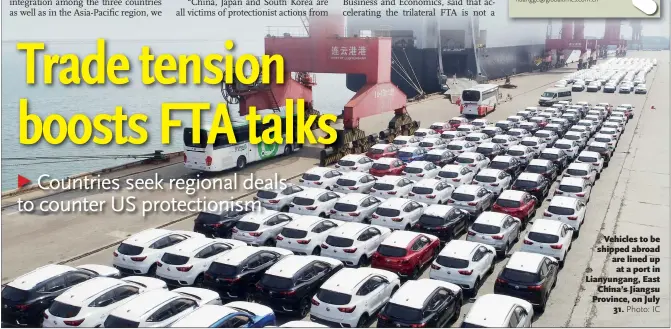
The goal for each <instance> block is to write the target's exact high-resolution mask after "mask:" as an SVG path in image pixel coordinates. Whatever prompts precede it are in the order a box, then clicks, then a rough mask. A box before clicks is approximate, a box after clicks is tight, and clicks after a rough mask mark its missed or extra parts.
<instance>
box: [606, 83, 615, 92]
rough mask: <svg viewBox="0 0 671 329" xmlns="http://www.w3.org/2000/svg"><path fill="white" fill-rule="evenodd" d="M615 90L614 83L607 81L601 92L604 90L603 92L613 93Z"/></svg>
mask: <svg viewBox="0 0 671 329" xmlns="http://www.w3.org/2000/svg"><path fill="white" fill-rule="evenodd" d="M615 90H617V86H616V85H615V84H612V83H607V84H606V85H605V86H604V87H603V92H605V93H614V92H615Z"/></svg>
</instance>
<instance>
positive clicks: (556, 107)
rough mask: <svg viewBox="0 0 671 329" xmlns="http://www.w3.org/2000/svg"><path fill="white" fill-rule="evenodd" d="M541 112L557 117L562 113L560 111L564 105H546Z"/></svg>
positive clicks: (562, 110)
mask: <svg viewBox="0 0 671 329" xmlns="http://www.w3.org/2000/svg"><path fill="white" fill-rule="evenodd" d="M542 113H548V114H550V116H549V117H548V118H559V117H560V116H561V115H562V113H564V106H563V105H559V104H555V105H553V106H552V107H548V108H546V109H543V112H541V114H542Z"/></svg>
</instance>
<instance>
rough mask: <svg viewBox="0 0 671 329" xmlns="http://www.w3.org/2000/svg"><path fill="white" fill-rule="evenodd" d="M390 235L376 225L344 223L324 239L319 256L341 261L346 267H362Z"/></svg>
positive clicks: (383, 228)
mask: <svg viewBox="0 0 671 329" xmlns="http://www.w3.org/2000/svg"><path fill="white" fill-rule="evenodd" d="M389 234H391V230H390V229H388V228H386V227H383V226H376V225H368V224H362V223H351V222H350V223H345V224H342V225H340V226H338V228H336V229H335V230H333V231H331V233H330V234H329V235H328V236H327V237H326V240H324V243H322V245H321V249H322V250H321V255H322V256H326V257H331V258H335V259H337V260H340V261H342V262H343V263H344V264H345V265H346V266H362V265H366V264H368V263H369V260H370V259H371V257H372V256H373V254H374V253H375V251H376V250H377V247H378V246H379V245H380V243H382V241H384V239H386V238H387V236H389Z"/></svg>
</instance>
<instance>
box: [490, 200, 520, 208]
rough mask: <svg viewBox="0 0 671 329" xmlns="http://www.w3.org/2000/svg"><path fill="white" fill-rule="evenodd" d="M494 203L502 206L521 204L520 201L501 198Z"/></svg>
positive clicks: (509, 206)
mask: <svg viewBox="0 0 671 329" xmlns="http://www.w3.org/2000/svg"><path fill="white" fill-rule="evenodd" d="M496 204H497V205H499V206H501V207H503V208H519V207H520V206H521V203H520V202H519V201H514V200H506V199H501V198H499V199H498V200H496Z"/></svg>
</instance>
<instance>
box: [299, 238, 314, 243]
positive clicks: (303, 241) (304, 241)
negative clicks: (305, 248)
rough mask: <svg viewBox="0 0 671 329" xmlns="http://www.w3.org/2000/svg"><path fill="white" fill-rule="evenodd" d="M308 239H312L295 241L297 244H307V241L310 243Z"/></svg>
mask: <svg viewBox="0 0 671 329" xmlns="http://www.w3.org/2000/svg"><path fill="white" fill-rule="evenodd" d="M310 241H312V240H311V239H307V240H298V241H296V242H298V244H308V243H310Z"/></svg>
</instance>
